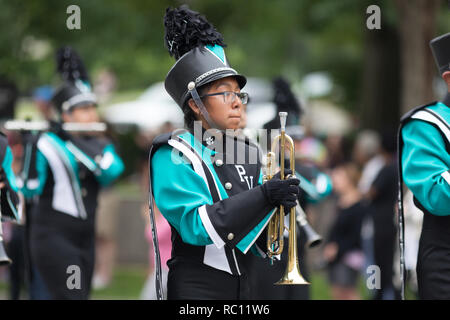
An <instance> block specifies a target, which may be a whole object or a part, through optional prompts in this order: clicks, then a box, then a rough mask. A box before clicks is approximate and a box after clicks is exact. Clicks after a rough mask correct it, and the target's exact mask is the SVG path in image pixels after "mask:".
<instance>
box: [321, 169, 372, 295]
mask: <svg viewBox="0 0 450 320" xmlns="http://www.w3.org/2000/svg"><path fill="white" fill-rule="evenodd" d="M358 179H359V171H358V169H357V167H356V166H355V165H354V164H350V163H345V164H341V165H339V166H337V167H336V168H335V169H334V170H333V172H332V181H333V189H334V191H335V192H336V193H337V195H338V203H337V213H336V214H337V215H336V218H335V221H334V223H333V225H332V227H331V230H330V231H329V235H328V239H327V243H326V245H325V247H324V249H323V256H324V259H325V260H326V261H327V262H328V268H329V281H330V284H331V294H332V297H333V299H335V300H357V299H360V296H359V294H358V290H357V283H358V279H359V274H360V270H361V267H362V266H363V259H364V257H363V254H362V250H361V242H360V239H361V238H360V233H361V222H362V219H363V216H364V212H365V208H364V206H363V204H362V202H361V199H362V197H361V194H360V192H359V191H358V188H357V183H358Z"/></svg>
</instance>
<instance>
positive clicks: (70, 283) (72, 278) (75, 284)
mask: <svg viewBox="0 0 450 320" xmlns="http://www.w3.org/2000/svg"><path fill="white" fill-rule="evenodd" d="M66 273H67V274H69V276H68V277H67V280H66V286H67V289H69V290H74V289H77V290H80V289H81V269H80V267H79V266H77V265H74V264H73V265H70V266H68V267H67V269H66Z"/></svg>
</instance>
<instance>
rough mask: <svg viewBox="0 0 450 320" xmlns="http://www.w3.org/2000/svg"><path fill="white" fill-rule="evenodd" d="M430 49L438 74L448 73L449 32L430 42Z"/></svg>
mask: <svg viewBox="0 0 450 320" xmlns="http://www.w3.org/2000/svg"><path fill="white" fill-rule="evenodd" d="M430 47H431V51H432V52H433V56H434V61H435V62H436V65H437V67H438V69H439V74H441V75H442V74H443V73H444V72H446V71H450V32H449V33H446V34H444V35H442V36H439V37H437V38H434V39H433V40H431V41H430Z"/></svg>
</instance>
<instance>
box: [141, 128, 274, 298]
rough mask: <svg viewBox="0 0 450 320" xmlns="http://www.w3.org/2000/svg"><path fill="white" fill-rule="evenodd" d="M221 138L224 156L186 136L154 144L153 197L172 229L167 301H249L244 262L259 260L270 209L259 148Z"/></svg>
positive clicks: (165, 137)
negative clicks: (249, 256) (255, 257)
mask: <svg viewBox="0 0 450 320" xmlns="http://www.w3.org/2000/svg"><path fill="white" fill-rule="evenodd" d="M223 138H225V136H220V137H219V138H218V139H223ZM226 138H227V139H226V140H227V142H226V143H223V145H224V150H223V151H216V150H212V149H210V148H208V147H207V143H204V144H202V143H201V142H200V141H199V140H197V139H196V138H195V137H194V136H193V135H192V134H191V133H190V132H188V131H184V130H182V131H177V132H174V133H173V134H172V135H170V134H166V135H162V136H159V137H157V138H155V140H154V142H153V145H152V149H151V151H150V181H151V185H150V186H151V194H153V196H154V199H155V203H156V205H157V207H158V208H159V210H160V212H161V213H162V215H163V216H164V217H165V218H166V219H167V221H168V222H169V223H170V225H171V228H172V255H171V259H170V260H169V262H168V263H167V264H168V267H169V275H168V284H167V288H168V289H167V291H168V292H167V294H168V299H245V298H249V297H250V291H249V290H250V286H249V280H248V272H249V270H247V268H246V266H245V261H244V255H245V254H247V253H248V252H252V253H253V254H255V255H258V256H265V253H264V252H265V249H264V248H265V242H264V241H263V239H259V238H263V237H260V235H264V234H265V233H264V232H263V230H264V228H265V226H266V224H267V223H268V221H269V218H270V217H271V216H272V214H273V213H274V207H273V206H271V205H270V204H269V202H268V201H267V199H266V196H265V195H264V192H263V190H262V188H261V187H260V185H261V184H262V182H263V181H262V177H263V176H262V172H261V163H260V155H259V154H258V148H257V147H256V146H254V145H252V144H251V143H250V142H249V141H248V140H243V139H241V138H236V137H233V138H230V137H228V136H226ZM230 141H231V143H229V142H230ZM230 154H231V155H232V156H231V159H230ZM250 159H253V161H252V160H250ZM258 239H259V241H261V240H262V243H260V244H259V245H258V242H257V240H258Z"/></svg>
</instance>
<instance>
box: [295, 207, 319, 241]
mask: <svg viewBox="0 0 450 320" xmlns="http://www.w3.org/2000/svg"><path fill="white" fill-rule="evenodd" d="M296 209H297V222H298V225H299V227H300V228H301V231H303V232H304V233H305V235H306V246H307V247H308V248H314V247H317V246H318V245H319V244H321V243H322V240H323V239H322V237H321V236H320V235H319V234H318V233H317V232H316V231H315V230H314V229H313V228H312V227H311V225H310V224H309V222H308V219H307V218H306V213H305V211H303V209H302V207H301V206H300V204H299V203H298V202H297V207H296Z"/></svg>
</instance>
